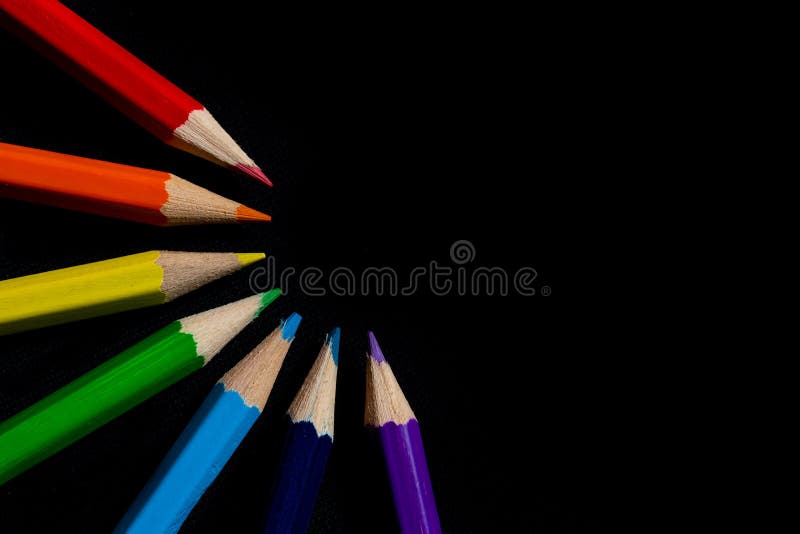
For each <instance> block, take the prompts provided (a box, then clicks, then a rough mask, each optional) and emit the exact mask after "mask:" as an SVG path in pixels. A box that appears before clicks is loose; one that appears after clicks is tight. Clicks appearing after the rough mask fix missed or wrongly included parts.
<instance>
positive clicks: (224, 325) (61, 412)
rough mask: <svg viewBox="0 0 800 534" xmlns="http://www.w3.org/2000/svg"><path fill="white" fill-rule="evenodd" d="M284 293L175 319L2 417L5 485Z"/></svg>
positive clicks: (168, 380) (173, 374) (197, 361)
mask: <svg viewBox="0 0 800 534" xmlns="http://www.w3.org/2000/svg"><path fill="white" fill-rule="evenodd" d="M278 295H280V291H279V290H277V289H275V290H272V291H269V292H267V293H259V294H258V295H253V296H252V297H248V298H245V299H242V300H239V301H236V302H232V303H230V304H227V305H225V306H220V307H219V308H214V309H212V310H208V311H205V312H202V313H198V314H195V315H190V316H189V317H184V318H183V319H180V320H178V321H174V322H172V323H170V324H169V325H167V326H165V327H164V328H162V329H161V330H159V331H157V332H156V333H155V334H153V335H151V336H149V337H147V338H145V339H143V340H142V341H140V342H139V343H137V344H135V345H133V346H132V347H130V348H128V349H127V350H125V351H123V352H121V353H120V354H118V355H117V356H115V357H113V358H111V359H110V360H108V361H107V362H105V363H103V364H101V365H100V366H98V367H95V368H94V369H93V370H91V371H89V372H88V373H86V374H84V375H83V376H81V377H79V378H77V379H76V380H73V381H72V382H70V383H69V384H67V385H66V386H64V387H62V388H61V389H59V390H58V391H56V392H55V393H53V394H51V395H48V396H47V397H45V398H44V399H42V400H40V401H39V402H37V403H36V404H34V405H33V406H30V407H28V408H26V409H25V410H23V411H21V412H19V413H18V414H16V415H14V416H12V417H11V418H10V419H7V420H6V421H4V422H3V423H0V484H3V483H5V482H6V481H8V480H10V479H11V478H14V477H15V476H17V475H19V474H20V473H22V472H23V471H25V470H26V469H28V468H29V467H32V466H33V465H35V464H37V463H39V462H41V461H42V460H44V459H45V458H48V457H50V456H52V455H53V454H55V453H56V452H58V451H60V450H61V449H63V448H64V447H66V446H67V445H70V444H71V443H73V442H75V441H77V440H78V439H80V438H82V437H83V436H85V435H87V434H89V433H90V432H92V431H94V430H96V429H97V428H99V427H101V426H102V425H104V424H106V423H107V422H109V421H111V420H112V419H114V418H116V417H117V416H119V415H121V414H123V413H125V412H126V411H128V410H129V409H131V408H133V407H134V406H136V405H138V404H139V403H141V402H143V401H144V400H146V399H148V398H150V397H152V396H153V395H155V394H156V393H158V392H159V391H161V390H163V389H165V388H166V387H167V386H169V385H171V384H173V383H175V382H177V381H178V380H180V379H181V378H183V377H184V376H186V375H188V374H189V373H191V372H192V371H195V370H197V369H200V368H201V367H203V366H204V365H206V364H207V363H208V362H209V361H210V360H211V359H212V358H213V357H214V356H216V354H217V353H218V352H219V351H220V350H222V348H223V347H224V346H225V345H226V344H227V343H228V341H230V340H231V339H233V337H234V336H236V334H238V333H239V332H240V331H241V330H242V329H243V328H244V327H245V326H247V325H248V324H249V323H250V321H252V320H253V319H254V318H256V317H257V316H258V315H259V314H260V313H261V311H262V310H263V309H264V308H265V307H267V306H268V305H269V304H270V303H271V302H272V301H273V300H275V299H276V298H277V297H278Z"/></svg>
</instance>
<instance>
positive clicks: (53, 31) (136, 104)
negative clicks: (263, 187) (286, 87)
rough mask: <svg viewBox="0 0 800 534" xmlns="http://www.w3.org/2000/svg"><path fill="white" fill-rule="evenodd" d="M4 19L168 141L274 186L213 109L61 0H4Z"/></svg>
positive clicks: (0, 4) (0, 2)
mask: <svg viewBox="0 0 800 534" xmlns="http://www.w3.org/2000/svg"><path fill="white" fill-rule="evenodd" d="M0 24H3V25H4V26H6V28H8V29H9V30H10V31H12V32H14V33H16V34H17V35H18V36H20V37H21V38H22V39H23V40H24V41H26V42H27V43H28V44H30V45H31V46H32V47H34V48H36V49H37V50H39V51H40V52H42V53H43V54H44V55H45V56H46V57H48V58H49V59H51V60H52V61H54V62H55V63H56V64H58V65H59V66H60V67H61V68H63V69H64V70H65V71H67V72H68V73H69V74H71V75H72V76H74V77H75V78H77V79H78V80H80V81H81V82H82V83H83V84H84V85H86V86H87V87H88V88H90V89H91V90H93V91H94V92H95V93H97V94H98V95H99V96H100V97H102V98H103V99H105V100H106V101H107V102H108V103H109V104H111V105H112V106H114V107H116V108H117V109H118V110H119V111H121V112H122V113H124V114H125V115H127V116H128V117H129V118H131V119H133V120H134V121H135V122H137V123H138V124H139V125H140V126H142V127H143V128H145V129H146V130H148V131H149V132H150V133H152V134H153V135H155V136H156V137H158V138H159V139H161V140H162V141H164V142H165V143H167V144H169V145H171V146H174V147H176V148H180V149H181V150H185V151H187V152H189V153H192V154H195V155H198V156H200V157H203V158H205V159H208V160H210V161H213V162H215V163H217V164H219V165H223V166H227V167H231V168H234V169H237V170H239V171H241V172H244V173H245V174H248V175H250V176H252V177H253V178H256V179H257V180H259V181H261V182H263V183H265V184H267V185H272V182H270V180H269V179H268V178H267V177H266V176H265V175H264V173H263V172H262V171H261V169H259V168H258V166H257V165H256V164H255V163H254V162H253V160H252V159H250V157H248V156H247V154H245V153H244V151H243V150H242V149H241V148H240V147H239V145H238V144H236V141H234V140H233V138H231V136H230V135H228V133H227V132H226V131H225V130H223V129H222V126H220V125H219V123H218V122H217V121H216V120H215V119H214V117H213V116H212V115H211V113H209V112H208V110H207V109H206V108H205V106H203V105H202V104H201V103H199V102H198V101H197V100H195V99H194V98H192V97H191V96H189V95H187V94H186V93H185V92H183V91H182V90H181V89H179V88H178V87H177V86H175V85H174V84H172V83H171V82H170V81H169V80H167V79H166V78H164V77H163V76H161V75H160V74H158V73H157V72H156V71H154V70H153V69H152V68H150V67H149V66H147V65H146V64H145V63H143V62H142V61H141V60H139V59H138V58H137V57H136V56H134V55H133V54H131V53H130V52H128V51H127V50H125V49H124V48H122V47H121V46H120V45H119V44H117V43H116V42H114V41H113V40H111V39H110V38H109V37H107V36H106V35H104V34H103V33H102V32H100V30H98V29H97V28H95V27H94V26H92V25H91V24H89V23H88V22H87V21H85V20H84V19H82V18H81V17H79V16H78V15H76V14H75V13H74V12H72V11H70V10H69V9H68V8H67V7H66V6H64V5H62V4H61V3H60V2H57V1H55V0H0Z"/></svg>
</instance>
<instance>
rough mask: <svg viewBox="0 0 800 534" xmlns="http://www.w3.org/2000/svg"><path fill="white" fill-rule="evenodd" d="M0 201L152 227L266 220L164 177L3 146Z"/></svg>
mask: <svg viewBox="0 0 800 534" xmlns="http://www.w3.org/2000/svg"><path fill="white" fill-rule="evenodd" d="M0 197H9V198H16V199H19V200H25V201H28V202H37V203H40V204H47V205H50V206H58V207H60V208H67V209H71V210H78V211H85V212H87V213H94V214H96V215H104V216H106V217H116V218H118V219H126V220H129V221H136V222H143V223H147V224H154V225H157V226H178V225H187V224H213V223H235V222H244V221H269V220H270V219H271V217H270V216H269V215H266V214H264V213H261V212H259V211H256V210H254V209H251V208H248V207H247V206H243V205H242V204H239V203H238V202H234V201H232V200H229V199H227V198H225V197H221V196H219V195H217V194H215V193H212V192H211V191H209V190H208V189H204V188H202V187H200V186H197V185H194V184H192V183H191V182H187V181H186V180H184V179H183V178H179V177H177V176H175V175H174V174H170V173H168V172H163V171H152V170H149V169H141V168H139V167H131V166H128V165H119V164H117V163H108V162H106V161H99V160H96V159H88V158H80V157H77V156H68V155H65V154H58V153H56V152H48V151H46V150H36V149H33V148H26V147H21V146H16V145H9V144H5V143H0Z"/></svg>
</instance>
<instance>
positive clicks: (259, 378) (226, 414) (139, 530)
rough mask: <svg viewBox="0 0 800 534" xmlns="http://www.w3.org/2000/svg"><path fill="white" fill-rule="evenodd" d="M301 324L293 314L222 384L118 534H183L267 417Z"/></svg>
mask: <svg viewBox="0 0 800 534" xmlns="http://www.w3.org/2000/svg"><path fill="white" fill-rule="evenodd" d="M300 320H301V317H300V316H299V315H297V314H296V313H294V314H292V315H291V316H290V317H289V318H288V319H286V321H285V322H284V323H283V324H281V326H279V327H278V328H276V329H275V331H273V332H272V333H271V334H270V335H269V336H267V338H266V339H265V340H264V341H262V342H261V344H259V345H258V346H257V347H256V348H255V349H253V350H252V351H251V352H250V354H248V355H247V356H245V358H244V359H243V360H242V361H241V362H239V363H238V364H237V365H236V366H235V367H234V368H233V369H231V370H230V371H228V372H227V373H225V376H223V377H222V379H220V381H219V382H217V384H216V385H215V386H214V388H213V389H212V390H211V393H210V394H209V395H208V397H206V400H205V401H204V402H203V404H202V406H200V409H199V410H198V411H197V413H195V415H194V417H192V420H191V421H190V422H189V424H188V425H187V427H186V429H185V430H184V431H183V433H182V434H181V435H180V437H179V438H178V441H177V442H175V445H173V446H172V449H170V451H169V453H167V456H166V457H165V458H164V460H163V461H162V462H161V465H159V466H158V469H157V470H156V472H155V474H154V475H153V476H152V478H150V481H149V482H148V483H147V485H146V486H145V487H144V489H143V490H142V492H141V493H140V494H139V496H138V497H137V498H136V501H134V503H133V505H131V507H130V509H129V510H128V512H127V513H126V514H125V517H123V518H122V521H120V523H119V525H117V528H116V529H115V530H114V532H116V533H128V534H156V533H167V532H169V533H174V532H178V529H180V528H181V525H182V524H183V522H184V521H185V520H186V518H187V517H188V516H189V513H190V512H191V511H192V508H194V505H195V504H197V501H198V500H199V499H200V497H201V496H202V495H203V492H205V490H206V488H208V486H210V485H211V483H212V482H213V481H214V479H215V478H216V477H217V474H218V473H219V472H220V471H221V470H222V468H223V467H224V466H225V463H226V462H227V461H228V459H229V458H230V457H231V455H233V453H234V451H235V450H236V447H237V446H238V445H239V443H240V442H241V441H242V439H243V438H244V436H245V435H246V434H247V432H248V430H250V427H252V426H253V423H255V421H256V419H257V418H258V416H259V415H261V412H262V410H263V409H264V406H265V405H266V403H267V398H268V397H269V394H270V391H271V390H272V385H273V384H274V383H275V377H276V376H277V375H278V371H279V370H280V368H281V365H282V364H283V359H284V357H285V356H286V352H287V351H288V350H289V346H290V345H291V342H292V339H294V335H295V332H296V330H297V326H298V325H299V324H300Z"/></svg>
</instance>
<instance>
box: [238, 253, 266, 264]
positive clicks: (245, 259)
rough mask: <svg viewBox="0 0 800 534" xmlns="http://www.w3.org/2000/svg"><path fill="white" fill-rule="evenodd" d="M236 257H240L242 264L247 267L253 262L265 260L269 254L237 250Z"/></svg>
mask: <svg viewBox="0 0 800 534" xmlns="http://www.w3.org/2000/svg"><path fill="white" fill-rule="evenodd" d="M236 257H237V258H238V259H239V263H241V264H242V267H247V266H248V265H250V264H251V263H255V262H257V261H261V260H263V259H264V258H266V257H267V255H266V254H264V253H263V252H242V253H238V252H237V253H236Z"/></svg>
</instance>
